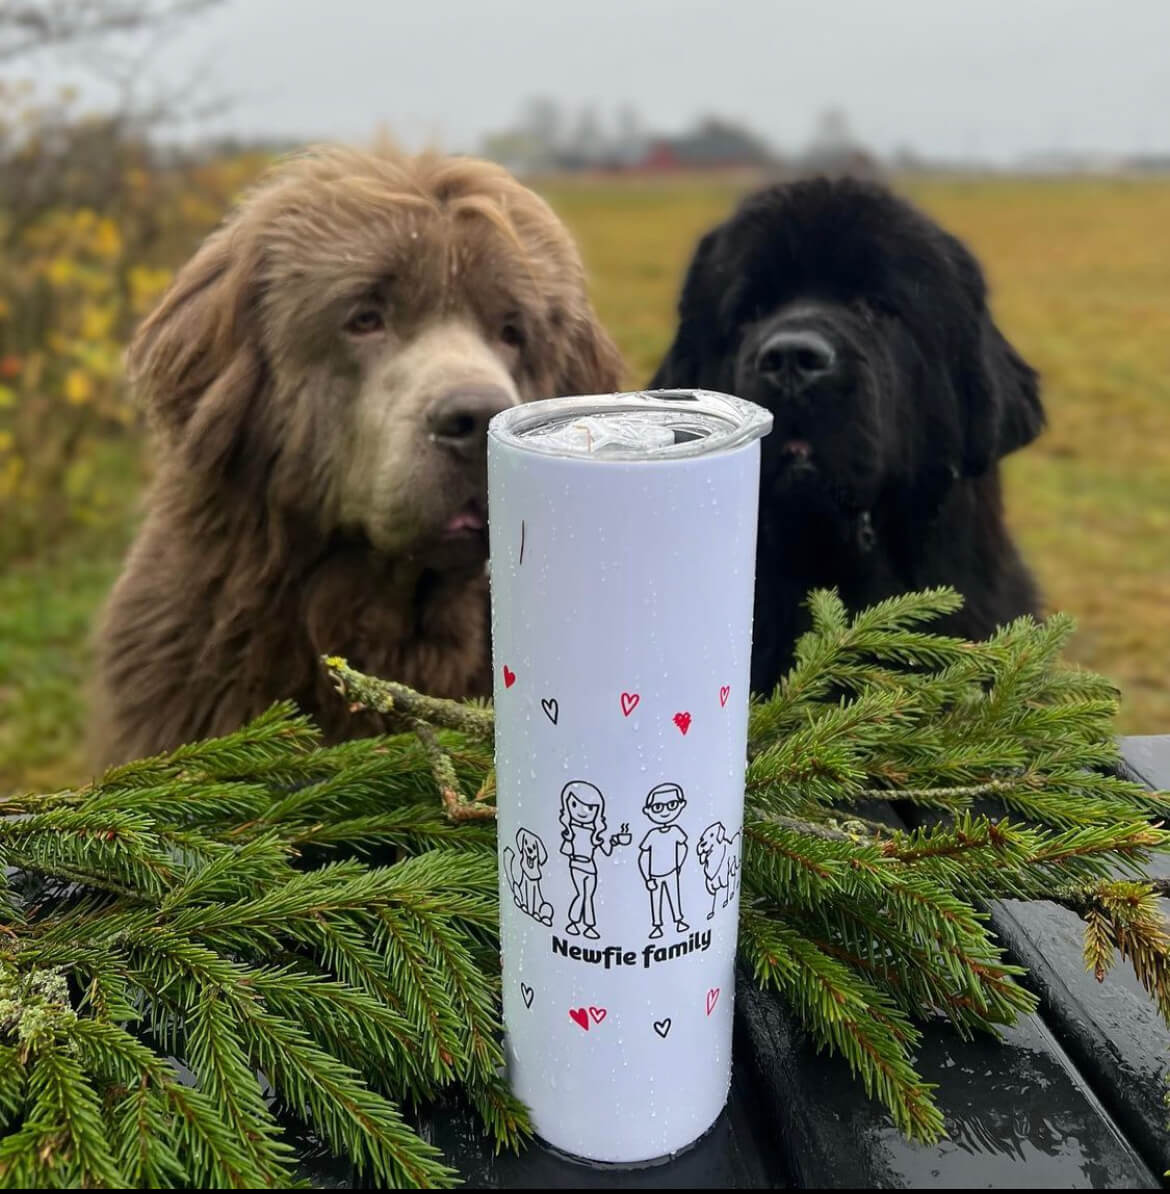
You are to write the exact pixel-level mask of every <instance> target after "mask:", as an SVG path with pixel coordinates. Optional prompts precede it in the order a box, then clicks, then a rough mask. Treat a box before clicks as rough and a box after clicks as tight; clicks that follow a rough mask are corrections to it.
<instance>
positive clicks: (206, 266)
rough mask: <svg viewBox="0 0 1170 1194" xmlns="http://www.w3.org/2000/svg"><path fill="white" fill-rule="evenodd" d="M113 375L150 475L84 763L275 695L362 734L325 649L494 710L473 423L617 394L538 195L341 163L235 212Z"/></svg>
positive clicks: (305, 172) (105, 645) (213, 727)
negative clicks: (519, 406) (153, 444)
mask: <svg viewBox="0 0 1170 1194" xmlns="http://www.w3.org/2000/svg"><path fill="white" fill-rule="evenodd" d="M128 359H129V370H130V375H131V380H132V383H133V384H134V386H135V387H136V390H137V392H138V394H139V396H140V397H141V398H142V400H143V401H144V403H145V405H146V407H147V409H148V412H149V414H150V416H151V420H152V423H153V425H154V427H155V429H156V431H157V433H158V434H157V439H158V441H159V451H160V458H159V462H158V469H157V475H156V479H155V482H154V484H153V487H152V489H151V491H150V494H149V497H148V502H147V517H146V521H145V525H144V526H143V528H142V530H141V532H140V534H139V536H138V539H137V541H136V542H135V544H134V545H133V547H132V549H131V551H130V553H129V556H128V559H127V561H126V564H125V569H124V571H123V573H122V576H121V578H120V579H119V581H118V583H117V586H116V587H115V589H114V591H113V594H112V597H111V599H110V601H109V604H108V608H107V610H106V612H105V617H104V620H103V623H102V626H101V629H100V632H99V642H98V656H99V659H98V684H99V692H98V694H97V703H96V709H95V716H94V727H93V728H94V739H95V754H96V755H97V756H98V761H101V762H110V761H117V760H123V759H127V758H131V757H135V756H140V755H145V754H150V753H155V752H158V751H162V750H166V749H169V748H172V747H175V746H177V745H179V744H180V743H182V742H186V741H190V740H192V739H197V738H202V737H206V736H210V735H216V734H222V733H225V732H227V731H230V730H232V729H234V728H236V727H238V726H239V725H241V723H243V722H244V721H245V720H247V719H248V718H250V717H252V716H254V715H255V714H257V713H259V712H261V711H262V710H264V709H265V708H267V707H268V706H269V705H270V704H271V703H272V702H273V701H275V700H277V699H279V698H292V699H293V700H295V701H296V702H297V704H298V705H299V706H300V708H301V709H302V710H304V711H305V712H307V713H309V714H311V715H312V716H313V718H314V719H315V720H316V721H317V722H318V723H319V724H320V725H321V726H322V727H323V729H324V730H325V733H326V735H327V736H328V737H329V738H330V739H337V738H341V737H352V736H354V735H357V734H361V733H372V732H377V731H378V730H379V729H380V728H381V726H380V724H379V722H378V721H377V719H375V718H374V717H372V716H364V715H363V717H361V718H355V717H351V716H350V715H349V714H348V713H347V712H346V710H345V708H344V707H343V703H342V701H341V698H340V697H338V696H337V695H336V693H335V692H334V691H333V690H332V688H331V687H330V685H329V683H328V681H327V679H326V677H325V676H324V675H323V674H322V670H321V667H320V665H319V663H318V657H319V656H320V655H321V654H322V653H336V654H340V655H345V656H347V657H348V658H349V659H350V661H351V662H352V663H353V664H354V665H355V666H357V667H360V668H363V669H365V670H368V671H371V672H375V673H377V674H379V675H384V676H391V677H394V678H396V679H398V680H401V681H403V682H405V683H407V684H410V685H412V686H414V687H417V688H419V689H422V690H424V691H426V692H429V693H433V694H436V695H440V696H449V697H466V696H473V695H486V694H487V693H488V692H489V691H490V687H491V685H490V653H489V643H488V605H487V580H486V577H485V560H486V556H487V538H486V533H485V516H486V508H485V443H486V440H485V429H486V426H487V422H488V420H489V419H490V418H491V416H492V415H493V414H495V413H496V412H497V411H499V410H501V409H503V408H505V407H508V406H511V405H513V404H515V403H517V402H523V401H526V400H529V399H532V398H541V397H550V396H554V395H562V394H574V393H585V394H588V393H598V392H606V391H611V390H615V389H617V388H619V382H620V374H621V363H620V359H619V357H618V354H617V351H616V349H615V348H614V346H613V344H612V343H611V342H610V340H609V338H608V337H607V336H606V334H605V333H604V331H603V330H602V329H601V327H600V326H599V325H598V322H597V320H596V318H595V317H594V314H593V311H592V309H591V307H590V304H589V300H588V298H587V295H586V289H585V275H584V271H583V269H582V265H581V261H580V258H579V256H578V253H577V250H576V248H575V247H574V245H573V242H572V240H571V239H570V237H569V235H568V233H567V232H566V230H565V229H564V227H563V226H562V225H561V223H560V222H559V221H558V220H557V218H556V217H555V216H554V215H553V213H552V211H551V210H550V209H549V207H548V206H547V205H546V204H545V203H544V202H543V201H542V200H541V199H539V198H538V197H537V196H536V195H534V194H533V193H532V192H531V191H529V190H527V189H526V188H524V187H522V186H521V185H520V184H519V183H518V182H516V181H515V180H514V179H513V178H512V177H511V176H510V175H508V174H507V173H506V172H505V171H504V170H502V169H500V168H499V167H497V166H493V165H490V164H488V163H486V162H481V161H475V160H472V159H461V158H444V157H441V156H438V155H423V156H420V157H413V158H411V157H404V156H397V155H371V154H365V153H359V152H356V151H349V150H339V149H326V150H318V151H312V152H309V153H307V154H305V155H304V156H301V157H299V158H296V159H293V160H291V161H289V162H287V163H285V164H283V165H282V166H280V167H278V168H277V169H276V170H275V171H274V172H273V173H272V174H271V175H270V176H269V177H268V178H267V179H266V180H265V181H264V182H263V183H261V185H260V186H259V187H258V188H257V189H256V190H255V191H253V192H252V193H251V194H250V195H249V196H247V197H246V198H245V200H244V201H243V202H242V204H241V205H240V206H239V208H238V209H237V210H236V211H235V212H234V214H233V215H231V216H230V217H229V218H228V219H227V221H226V222H225V223H224V224H223V226H221V227H220V228H219V229H218V230H217V231H216V232H215V233H213V234H212V235H211V236H210V237H209V238H208V240H207V241H206V242H205V243H204V245H203V246H202V248H201V249H200V250H199V251H198V252H197V253H196V255H195V257H194V258H193V259H192V260H191V261H190V262H189V263H188V264H187V265H186V267H185V268H184V269H183V270H181V271H180V273H179V275H178V277H177V278H176V279H175V282H174V284H173V285H172V287H171V288H170V291H169V292H168V293H167V294H166V295H165V297H164V298H163V300H162V302H161V303H160V305H159V306H158V308H157V310H155V311H154V313H153V314H152V315H151V316H150V317H149V318H148V319H147V320H146V321H145V323H144V324H143V326H142V328H141V329H140V330H139V332H138V334H137V337H136V338H135V340H134V342H133V344H132V345H131V348H130V352H129V358H128Z"/></svg>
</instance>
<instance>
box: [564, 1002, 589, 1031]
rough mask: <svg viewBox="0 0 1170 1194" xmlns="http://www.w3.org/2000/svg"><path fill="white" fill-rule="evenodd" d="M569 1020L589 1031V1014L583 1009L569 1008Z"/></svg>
mask: <svg viewBox="0 0 1170 1194" xmlns="http://www.w3.org/2000/svg"><path fill="white" fill-rule="evenodd" d="M569 1019H570V1020H572V1021H573V1023H574V1024H579V1025H580V1026H581V1027H582V1028H584V1029H585V1031H586V1032H588V1031H589V1013H588V1012H587V1011H586V1010H585V1009H584V1008H583V1007H571V1008H569Z"/></svg>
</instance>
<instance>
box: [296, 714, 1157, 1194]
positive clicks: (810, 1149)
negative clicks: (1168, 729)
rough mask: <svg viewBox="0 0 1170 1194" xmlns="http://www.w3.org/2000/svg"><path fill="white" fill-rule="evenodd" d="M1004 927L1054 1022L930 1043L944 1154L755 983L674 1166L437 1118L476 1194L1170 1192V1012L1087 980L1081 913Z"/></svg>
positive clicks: (1051, 913)
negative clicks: (1167, 1180) (592, 1160)
mask: <svg viewBox="0 0 1170 1194" xmlns="http://www.w3.org/2000/svg"><path fill="white" fill-rule="evenodd" d="M1123 755H1124V759H1125V764H1126V767H1127V768H1128V770H1129V771H1130V772H1131V773H1132V776H1131V777H1132V778H1136V779H1138V780H1140V781H1142V782H1144V783H1145V784H1146V785H1147V786H1148V787H1150V788H1158V789H1170V735H1167V736H1163V737H1150V738H1127V739H1125V741H1124V743H1123ZM1161 866H1162V869H1161V870H1159V872H1158V873H1160V874H1170V863H1168V862H1163V863H1162V864H1161ZM992 919H993V923H994V926H995V928H996V931H997V932H998V933H999V934H1000V936H1001V938H1002V939H1003V941H1004V942H1005V944H1006V945H1007V946H1008V948H1009V950H1010V953H1011V954H1012V955H1013V957H1014V959H1015V960H1016V961H1018V962H1020V963H1021V964H1023V965H1025V966H1026V967H1027V968H1028V970H1029V972H1030V978H1029V980H1028V981H1029V982H1030V983H1031V984H1032V985H1033V987H1034V989H1035V991H1036V992H1037V994H1038V995H1039V996H1040V1000H1041V1005H1040V1010H1039V1012H1038V1013H1037V1014H1036V1015H1033V1016H1030V1017H1028V1018H1026V1019H1022V1020H1021V1021H1020V1022H1019V1023H1018V1024H1017V1025H1016V1026H1015V1027H1014V1028H1012V1029H1010V1030H1008V1031H1007V1032H1005V1034H1004V1038H1003V1040H1002V1041H1001V1042H996V1041H993V1040H991V1039H990V1038H987V1037H979V1038H977V1039H975V1040H972V1041H963V1040H961V1039H960V1038H959V1037H958V1036H957V1034H956V1033H954V1032H953V1031H952V1030H951V1029H950V1028H949V1027H948V1026H947V1025H945V1024H942V1023H940V1024H937V1025H935V1026H931V1027H928V1028H927V1030H926V1033H925V1036H924V1040H923V1043H922V1047H921V1049H920V1051H919V1053H918V1056H917V1064H918V1067H919V1070H920V1072H921V1073H922V1075H923V1077H924V1078H925V1079H926V1080H927V1081H930V1082H935V1083H937V1084H938V1090H937V1092H936V1093H937V1098H938V1101H939V1105H940V1107H941V1109H942V1111H943V1113H944V1115H945V1117H946V1125H947V1131H948V1133H949V1138H948V1139H946V1140H944V1141H942V1142H941V1143H939V1144H936V1145H920V1144H911V1143H909V1142H907V1141H906V1140H904V1139H903V1138H902V1137H901V1135H900V1134H899V1133H898V1132H897V1131H896V1130H895V1129H894V1127H893V1126H892V1124H891V1123H890V1120H889V1117H888V1116H887V1114H886V1113H885V1112H884V1110H883V1109H882V1108H881V1107H880V1106H879V1105H878V1104H877V1103H875V1102H872V1101H870V1100H869V1099H867V1098H866V1097H865V1095H864V1093H863V1092H862V1090H861V1088H860V1086H859V1085H858V1084H857V1083H856V1082H855V1081H854V1080H853V1079H852V1078H851V1077H850V1074H849V1070H848V1067H847V1066H846V1064H845V1063H844V1062H843V1061H841V1060H840V1059H838V1058H830V1057H826V1056H818V1055H817V1054H816V1052H815V1050H814V1049H813V1047H812V1046H811V1044H810V1042H809V1041H808V1039H807V1038H806V1036H805V1034H804V1033H803V1032H802V1031H801V1029H800V1028H799V1027H798V1026H797V1024H796V1023H795V1021H794V1020H793V1018H792V1017H791V1016H790V1014H789V1013H788V1011H787V1010H786V1008H785V1007H784V1005H783V1004H782V1003H781V1002H780V1001H779V1000H778V999H776V998H775V997H773V996H772V995H770V994H763V993H761V992H760V991H758V990H757V989H756V988H755V987H754V986H753V985H752V984H751V983H750V981H747V980H746V979H745V978H744V977H742V976H741V979H740V982H739V983H738V988H737V994H736V1001H737V1004H736V1040H735V1050H736V1052H735V1057H736V1062H735V1071H734V1078H733V1082H732V1090H731V1097H730V1100H729V1103H728V1106H727V1109H726V1110H725V1111H724V1113H723V1115H722V1117H721V1118H720V1119H719V1121H718V1122H717V1123H716V1125H715V1128H714V1129H713V1130H712V1131H711V1132H710V1133H709V1134H708V1136H707V1137H705V1138H704V1139H703V1140H702V1141H700V1143H699V1144H698V1145H696V1146H695V1147H694V1148H692V1149H690V1150H689V1151H688V1152H686V1153H685V1154H683V1155H682V1156H679V1157H677V1158H676V1159H674V1160H673V1161H670V1162H668V1163H666V1164H661V1165H657V1166H653V1167H649V1168H645V1169H641V1170H620V1171H618V1170H612V1169H602V1168H590V1167H587V1166H584V1165H580V1164H576V1163H574V1162H571V1161H568V1160H565V1159H563V1158H560V1157H558V1156H555V1155H554V1154H552V1153H550V1152H549V1151H547V1150H546V1149H543V1148H540V1147H539V1146H534V1147H532V1148H529V1149H528V1150H527V1151H526V1152H525V1153H524V1154H523V1155H522V1156H520V1157H511V1156H504V1157H496V1156H494V1155H493V1154H492V1151H491V1148H490V1146H489V1144H488V1142H487V1141H486V1140H485V1139H484V1138H483V1136H482V1134H481V1132H480V1130H479V1128H478V1126H477V1124H476V1121H475V1119H474V1118H473V1117H472V1116H471V1115H470V1114H469V1113H468V1112H467V1111H466V1109H464V1108H462V1107H461V1106H459V1105H458V1104H451V1105H448V1106H444V1107H440V1108H438V1109H436V1110H435V1111H434V1113H433V1114H432V1115H430V1116H429V1117H428V1119H427V1121H426V1124H425V1128H426V1131H427V1134H428V1135H429V1136H430V1138H431V1139H433V1140H434V1142H435V1143H436V1144H437V1145H439V1146H440V1147H441V1148H442V1149H443V1150H444V1152H445V1153H446V1154H447V1156H448V1158H449V1159H450V1160H452V1162H453V1163H454V1164H456V1165H458V1167H459V1168H460V1170H461V1171H462V1173H463V1174H464V1176H465V1178H466V1181H467V1184H468V1185H469V1186H470V1187H471V1188H473V1189H474V1188H483V1187H515V1188H535V1187H545V1188H547V1187H554V1188H555V1187H558V1186H561V1187H563V1186H568V1187H575V1188H604V1187H613V1188H622V1189H667V1188H675V1189H678V1188H691V1187H695V1188H697V1187H707V1188H710V1187H725V1188H726V1187H776V1186H794V1187H821V1188H824V1187H835V1188H841V1187H844V1188H850V1187H853V1188H865V1187H873V1186H879V1187H892V1188H907V1187H910V1188H913V1187H956V1186H963V1187H1013V1188H1044V1187H1048V1188H1052V1187H1060V1188H1078V1187H1092V1188H1116V1187H1126V1188H1153V1187H1157V1186H1159V1185H1160V1184H1162V1177H1161V1175H1162V1174H1163V1173H1164V1172H1165V1171H1166V1170H1167V1169H1170V1130H1168V1129H1167V1126H1166V1125H1167V1123H1168V1122H1170V1108H1168V1107H1167V1106H1166V1103H1165V1099H1164V1096H1165V1093H1166V1078H1167V1067H1168V1066H1170V1030H1167V1028H1166V1026H1165V1024H1164V1023H1163V1022H1162V1020H1161V1018H1160V1016H1159V1015H1158V1013H1157V1010H1156V1008H1155V1007H1154V1005H1153V1002H1152V1000H1151V999H1150V998H1149V997H1148V996H1147V995H1146V994H1145V993H1144V992H1143V991H1142V990H1141V988H1140V987H1139V986H1138V985H1137V983H1136V982H1135V981H1134V980H1133V979H1132V977H1131V973H1130V971H1129V968H1128V965H1127V964H1125V963H1118V965H1117V967H1116V969H1115V971H1114V972H1113V974H1111V975H1110V977H1109V979H1108V980H1107V981H1106V982H1105V983H1104V984H1099V983H1097V982H1096V981H1095V979H1094V978H1093V977H1092V975H1090V974H1088V973H1087V972H1086V970H1085V967H1084V963H1083V961H1082V958H1081V929H1080V922H1079V921H1078V919H1077V917H1076V916H1075V915H1074V914H1073V913H1071V912H1068V911H1067V910H1065V909H1063V908H1060V907H1058V906H1056V905H1054V904H1048V903H1023V902H1019V901H1014V900H1013V901H1006V902H1004V903H1002V904H999V905H997V906H995V908H994V909H993V910H992ZM314 1176H316V1175H314Z"/></svg>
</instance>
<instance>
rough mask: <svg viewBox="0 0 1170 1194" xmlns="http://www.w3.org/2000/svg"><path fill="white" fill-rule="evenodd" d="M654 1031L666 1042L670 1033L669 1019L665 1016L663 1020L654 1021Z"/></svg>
mask: <svg viewBox="0 0 1170 1194" xmlns="http://www.w3.org/2000/svg"><path fill="white" fill-rule="evenodd" d="M654 1031H655V1032H656V1033H658V1035H659V1036H660V1037H662V1039H663V1040H666V1038H667V1036H668V1035H669V1033H670V1017H669V1016H667V1017H666V1018H665V1019H664V1020H655V1021H654Z"/></svg>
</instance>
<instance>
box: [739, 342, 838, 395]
mask: <svg viewBox="0 0 1170 1194" xmlns="http://www.w3.org/2000/svg"><path fill="white" fill-rule="evenodd" d="M836 364H837V352H836V350H835V349H834V348H833V346H832V344H830V343H829V341H828V340H826V339H825V337H824V336H822V335H821V333H820V332H814V331H813V330H812V329H811V328H787V329H785V330H784V331H780V332H774V333H773V334H772V335H771V336H769V337H768V338H767V340H765V341H764V343H763V344H762V345H760V351H759V353H758V354H757V356H756V369H757V370H758V371H759V373H760V375H761V376H762V377H764V378H766V379H767V380H768V381H769V382H771V383H772V384H773V385H774V386H776V387H777V388H778V389H782V390H786V391H788V392H790V393H793V394H797V393H799V392H800V391H801V390H803V389H804V388H805V387H806V386H808V385H809V384H810V383H812V382H814V381H816V380H817V379H818V378H821V377H824V376H825V375H826V374H827V373H831V372H832V371H833V369H834V368H835V366H836Z"/></svg>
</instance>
